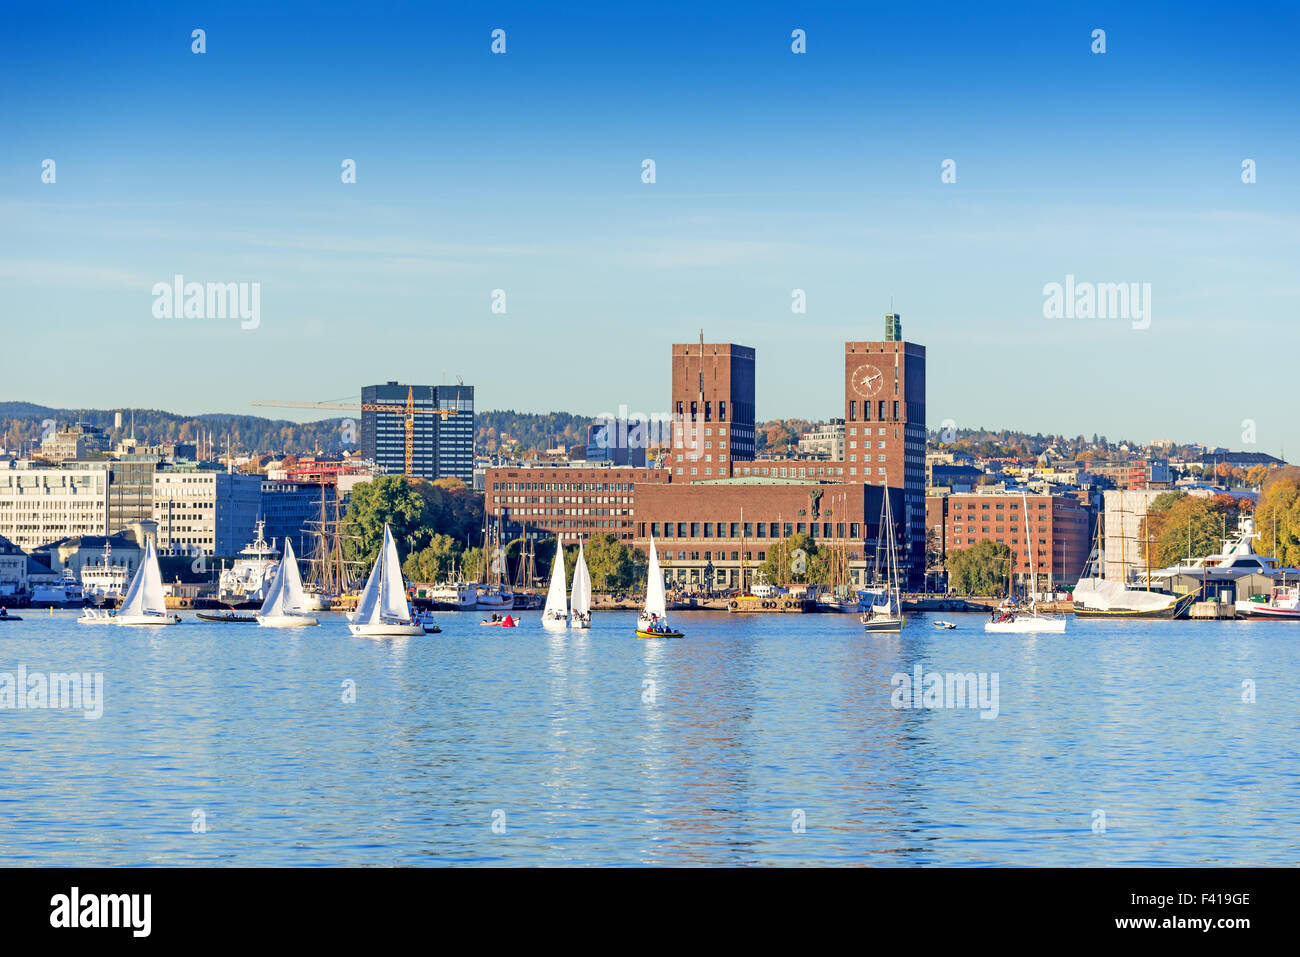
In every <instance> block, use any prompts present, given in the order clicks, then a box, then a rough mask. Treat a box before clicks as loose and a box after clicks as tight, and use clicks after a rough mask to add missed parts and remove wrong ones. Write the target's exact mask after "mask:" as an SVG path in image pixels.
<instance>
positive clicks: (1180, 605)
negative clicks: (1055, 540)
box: [1071, 511, 1201, 619]
mask: <svg viewBox="0 0 1300 957" xmlns="http://www.w3.org/2000/svg"><path fill="white" fill-rule="evenodd" d="M1119 515H1120V527H1119V528H1118V529H1116V530H1115V534H1114V535H1113V536H1110V535H1108V536H1107V540H1108V541H1109V540H1111V539H1112V538H1113V539H1114V540H1115V541H1116V542H1118V543H1120V544H1119V548H1120V556H1121V562H1120V568H1121V576H1122V577H1121V579H1117V580H1110V579H1105V578H1103V577H1102V574H1101V572H1102V564H1103V563H1102V554H1103V553H1102V525H1101V521H1100V520H1098V522H1097V542H1096V545H1095V546H1094V549H1093V552H1092V555H1091V556H1090V561H1089V565H1091V568H1092V573H1091V574H1088V569H1087V568H1085V569H1084V575H1083V577H1080V579H1079V581H1078V583H1077V584H1075V586H1074V591H1073V593H1072V595H1071V598H1072V599H1073V602H1072V611H1073V612H1074V616H1075V617H1076V618H1111V619H1121V618H1166V619H1168V618H1182V617H1183V616H1184V615H1186V614H1187V610H1188V609H1189V608H1190V607H1191V606H1192V603H1193V602H1195V601H1196V599H1197V598H1198V597H1200V594H1201V592H1200V589H1196V590H1195V591H1191V592H1187V593H1183V594H1179V593H1176V592H1174V591H1173V590H1172V589H1171V588H1168V587H1154V588H1153V587H1152V577H1153V576H1152V574H1151V573H1149V572H1148V574H1147V576H1146V579H1147V580H1146V586H1145V587H1143V588H1136V587H1134V586H1133V585H1131V584H1129V582H1128V581H1127V578H1128V569H1127V568H1126V567H1125V565H1124V562H1123V560H1122V558H1123V547H1124V546H1123V542H1124V540H1125V539H1124V513H1123V511H1121V512H1120V513H1119ZM1148 544H1149V543H1148ZM1147 567H1148V569H1149V568H1150V564H1149V559H1148V565H1147ZM1168 583H1169V580H1168V579H1165V580H1164V584H1165V585H1168Z"/></svg>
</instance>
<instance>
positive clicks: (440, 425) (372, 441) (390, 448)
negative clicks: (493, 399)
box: [360, 381, 474, 485]
mask: <svg viewBox="0 0 1300 957" xmlns="http://www.w3.org/2000/svg"><path fill="white" fill-rule="evenodd" d="M408 391H409V393H410V394H411V395H412V396H413V403H414V407H415V408H416V409H426V410H427V409H448V410H451V411H453V412H454V413H455V414H454V415H446V416H442V415H416V416H415V417H414V428H413V437H414V438H413V444H412V453H413V454H412V461H411V471H412V474H413V475H415V476H417V477H419V478H425V479H430V480H432V479H440V478H458V479H460V480H461V481H463V482H464V483H465V484H466V485H469V484H471V483H472V482H473V481H474V387H473V386H472V385H404V384H401V383H398V382H395V381H390V382H387V383H385V384H384V385H368V386H363V387H362V389H361V402H362V403H363V404H371V403H376V402H377V403H382V404H385V405H394V406H405V405H406V398H407V395H408ZM360 446H361V455H362V457H363V458H366V459H369V460H370V461H372V462H374V463H375V464H376V466H377V467H378V468H379V469H380V470H381V471H382V472H385V473H388V474H391V475H401V474H402V473H403V472H405V471H406V423H405V418H404V417H403V416H402V415H401V414H397V413H393V412H375V411H363V412H362V413H361V441H360Z"/></svg>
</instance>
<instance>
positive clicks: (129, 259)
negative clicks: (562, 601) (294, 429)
mask: <svg viewBox="0 0 1300 957" xmlns="http://www.w3.org/2000/svg"><path fill="white" fill-rule="evenodd" d="M610 6H613V5H610ZM981 6H995V7H1003V6H1004V5H981ZM1130 6H1131V5H1130V4H1105V3H1103V4H1096V3H1089V4H1073V5H1070V4H1066V5H1060V4H1051V5H1047V4H1030V3H1026V4H1023V5H1006V9H992V10H989V9H980V10H975V9H972V8H970V7H965V6H959V5H954V4H945V3H932V4H915V5H913V4H891V5H888V6H881V7H878V8H874V9H866V8H860V7H858V6H857V5H850V4H842V5H841V4H836V5H831V4H824V5H809V4H795V3H789V4H769V3H745V4H737V5H735V6H733V7H730V8H727V7H717V8H715V9H714V10H712V11H710V12H702V11H700V10H698V9H697V5H696V4H675V3H662V2H661V3H655V4H649V5H646V4H627V5H619V7H620V9H618V10H610V9H605V8H604V7H605V5H596V4H592V5H590V7H589V8H586V9H583V8H581V7H571V8H569V9H568V11H567V12H566V11H565V10H564V9H563V7H562V6H560V7H557V6H554V5H544V6H538V5H535V4H472V5H471V4H448V5H446V6H445V7H443V8H438V7H436V6H434V5H430V4H416V3H411V4H403V3H371V4H355V5H347V6H331V5H320V4H315V3H311V4H299V5H290V6H287V7H281V9H278V10H275V11H270V10H267V9H265V8H264V5H263V4H244V3H229V4H220V5H218V4H211V5H199V4H177V5H173V4H157V5H152V4H125V5H111V6H110V5H105V4H90V3H55V4H32V5H24V6H21V7H19V6H16V5H11V6H10V7H9V9H8V11H7V12H6V29H5V30H4V32H3V33H2V34H0V130H2V132H0V224H2V225H3V228H0V315H2V316H3V333H4V335H3V338H2V339H0V352H2V353H3V356H4V361H3V388H2V389H0V398H3V399H26V400H31V401H36V402H41V403H44V404H48V405H54V406H95V407H102V408H113V407H115V406H148V407H155V408H167V409H172V410H175V411H180V412H203V411H232V412H248V411H254V410H252V409H251V408H250V407H249V406H248V405H247V402H248V401H249V400H251V399H255V398H295V399H332V398H339V397H344V396H349V395H352V396H356V395H358V394H359V392H360V387H361V385H362V384H364V383H369V382H377V381H384V380H387V379H399V380H403V381H416V382H429V381H432V382H438V381H443V377H444V374H445V376H446V377H447V378H446V381H455V377H456V376H458V375H459V376H461V377H463V378H464V380H465V381H466V382H468V383H471V384H474V385H475V386H477V402H478V406H479V408H481V409H490V408H511V407H513V408H516V409H521V410H530V411H549V410H552V409H566V410H570V411H574V412H582V413H588V414H594V413H597V412H601V411H605V410H613V409H615V408H617V406H618V405H620V404H626V405H628V406H629V407H631V408H632V409H635V410H640V411H646V412H653V411H660V410H663V409H665V408H666V406H667V401H668V396H667V393H668V385H669V348H668V347H669V344H670V343H671V342H673V341H683V340H693V339H694V338H696V336H697V335H698V330H699V329H700V328H701V327H703V329H704V333H705V337H706V339H708V340H710V341H715V340H716V341H731V342H739V343H744V344H746V345H751V346H754V347H755V348H756V349H757V350H758V389H759V394H758V415H759V417H760V418H770V417H778V416H802V417H808V418H818V417H826V416H830V415H836V414H840V413H841V412H842V406H841V403H842V386H841V380H842V354H843V350H842V343H843V341H844V340H845V339H848V338H877V337H879V336H880V334H881V330H882V325H883V322H882V316H883V314H884V313H885V312H887V311H888V310H889V306H890V301H891V297H892V300H893V303H894V306H895V307H896V308H897V310H898V311H899V312H900V313H901V314H902V315H903V318H904V329H905V332H906V335H907V338H909V339H912V340H914V341H918V342H921V343H923V344H925V345H926V346H927V348H928V355H929V372H930V376H929V396H928V399H929V420H930V425H931V426H932V427H935V426H937V425H938V424H939V423H940V422H941V421H942V420H943V419H946V418H951V419H953V420H955V421H956V422H957V423H958V425H963V426H967V425H969V426H979V425H983V426H988V427H1000V426H1006V427H1016V428H1025V429H1029V430H1033V431H1037V430H1042V431H1053V432H1055V431H1060V432H1065V433H1068V434H1076V433H1079V432H1086V433H1089V434H1091V433H1092V432H1094V431H1095V432H1100V433H1103V434H1106V435H1107V436H1109V437H1111V438H1118V437H1120V436H1124V437H1128V438H1133V439H1138V440H1148V439H1153V438H1172V439H1176V440H1180V441H1188V440H1201V441H1206V442H1209V443H1212V444H1223V445H1229V446H1232V447H1238V448H1240V447H1243V446H1242V442H1241V431H1242V426H1241V422H1242V420H1243V419H1253V420H1255V422H1256V423H1257V429H1258V444H1257V445H1256V446H1254V448H1255V449H1258V450H1262V451H1271V452H1274V453H1277V452H1279V451H1281V449H1282V448H1283V446H1285V448H1286V451H1287V452H1288V453H1289V454H1292V455H1294V454H1295V453H1300V418H1298V417H1297V416H1296V414H1295V407H1294V403H1293V402H1292V401H1291V398H1292V396H1293V395H1294V389H1293V387H1292V382H1293V379H1294V377H1295V374H1296V364H1297V355H1298V354H1300V350H1298V349H1297V345H1298V344H1300V331H1298V327H1297V320H1300V316H1298V315H1297V308H1296V304H1297V300H1298V297H1300V218H1298V216H1297V211H1298V210H1297V206H1298V203H1297V200H1298V199H1300V134H1298V133H1297V128H1298V124H1297V122H1296V121H1297V117H1300V81H1298V80H1297V77H1298V76H1300V56H1298V55H1297V53H1296V52H1295V45H1294V37H1295V35H1296V32H1297V28H1298V27H1300V14H1297V12H1296V9H1295V8H1294V7H1291V8H1287V7H1284V6H1283V5H1280V4H1277V5H1262V4H1261V5H1253V4H1245V5H1223V4H1220V5H1216V6H1202V5H1194V4H1185V3H1177V4H1175V3H1170V4H1159V5H1156V4H1151V5H1146V6H1144V7H1143V9H1141V10H1133V9H1130ZM497 27H500V28H503V29H505V30H506V32H507V53H506V55H504V56H495V55H493V54H492V53H491V52H490V43H491V38H490V33H491V31H492V30H493V29H494V28H497ZM194 28H203V29H204V30H206V32H207V52H206V53H205V54H203V55H196V54H193V53H191V52H190V45H191V39H190V32H191V30H193V29H194ZM794 28H802V29H804V30H806V31H807V37H808V40H807V44H808V52H807V53H806V54H804V55H795V54H793V53H791V51H790V32H791V30H793V29H794ZM1095 28H1101V29H1104V30H1105V31H1106V43H1107V51H1106V53H1104V54H1101V55H1098V54H1094V53H1092V52H1091V49H1090V46H1091V43H1092V40H1091V32H1092V31H1093V30H1094V29H1095ZM1247 157H1249V158H1252V159H1254V160H1255V161H1256V162H1257V164H1258V182H1257V183H1255V184H1253V185H1244V184H1243V183H1242V182H1241V162H1242V160H1243V159H1245V158H1247ZM46 158H52V159H54V160H55V161H56V163H57V182H56V183H54V184H52V185H50V184H43V183H42V182H41V181H40V174H41V162H42V160H44V159H46ZM345 158H351V159H354V160H355V161H356V163H357V183H356V184H354V185H344V184H343V183H341V182H340V177H339V173H340V164H341V162H342V161H343V160H344V159H345ZM645 158H652V159H654V160H655V162H656V164H657V180H658V181H657V182H656V183H655V184H654V185H645V184H643V183H642V182H641V161H642V160H643V159H645ZM945 159H953V160H955V161H956V164H957V182H956V183H955V184H943V183H941V182H940V175H939V174H940V164H941V163H942V162H943V160H945ZM176 273H181V274H183V275H184V276H185V277H186V278H187V279H189V280H197V281H220V282H227V281H250V282H252V281H256V282H259V283H260V284H261V326H260V327H259V328H258V329H256V330H241V329H240V328H239V327H238V324H237V323H234V322H231V321H221V320H194V319H191V320H164V319H155V318H154V317H153V314H152V311H151V307H152V303H153V297H152V295H151V292H150V289H151V287H152V285H153V284H154V283H155V282H159V281H170V280H171V277H172V276H173V275H174V274H176ZM1067 274H1073V275H1075V276H1076V277H1077V278H1078V279H1079V280H1080V281H1084V280H1087V281H1094V282H1130V281H1131V282H1149V283H1150V284H1151V287H1152V299H1153V304H1152V324H1151V327H1150V328H1149V329H1146V330H1135V329H1133V328H1132V326H1131V323H1129V322H1126V321H1122V320H1065V319H1045V318H1044V317H1043V307H1042V303H1043V294H1042V289H1043V286H1044V284H1046V283H1049V282H1063V281H1064V279H1065V276H1066V275H1067ZM498 288H499V289H504V290H505V291H506V296H507V300H506V303H507V312H506V314H505V315H494V314H493V313H492V312H491V311H490V302H491V299H490V297H491V293H492V290H493V289H498ZM796 288H800V289H804V290H805V291H806V293H807V300H808V311H807V314H806V315H803V316H795V315H793V314H792V313H791V311H790V301H791V291H792V290H793V289H796ZM265 414H277V413H275V412H274V411H273V410H266V413H265ZM284 414H285V415H286V416H292V415H295V414H294V413H284Z"/></svg>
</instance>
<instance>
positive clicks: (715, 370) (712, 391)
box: [669, 338, 755, 478]
mask: <svg viewBox="0 0 1300 957" xmlns="http://www.w3.org/2000/svg"><path fill="white" fill-rule="evenodd" d="M754 383H755V379H754V350H753V349H752V348H750V347H749V346H740V345H735V344H734V343H717V342H713V343H705V342H704V341H703V339H702V338H701V341H700V342H698V343H674V344H673V347H672V397H671V405H670V406H669V409H670V411H671V414H672V428H673V439H674V445H675V446H676V448H675V449H674V453H673V468H674V474H675V475H678V476H682V477H686V476H687V474H688V469H689V468H690V467H695V468H696V469H698V470H699V472H698V474H700V475H703V476H707V477H710V478H713V477H725V476H727V475H729V474H730V472H729V471H728V469H729V468H730V466H731V463H732V462H733V461H737V462H743V461H747V460H749V459H752V458H753V457H754Z"/></svg>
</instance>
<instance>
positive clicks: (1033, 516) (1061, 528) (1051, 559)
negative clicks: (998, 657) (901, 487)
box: [927, 487, 1092, 591]
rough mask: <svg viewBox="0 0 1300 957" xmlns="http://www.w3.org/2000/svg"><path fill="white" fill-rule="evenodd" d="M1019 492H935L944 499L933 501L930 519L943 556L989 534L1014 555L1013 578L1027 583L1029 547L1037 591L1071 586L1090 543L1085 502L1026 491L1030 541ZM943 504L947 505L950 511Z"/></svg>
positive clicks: (1014, 490) (1010, 489)
mask: <svg viewBox="0 0 1300 957" xmlns="http://www.w3.org/2000/svg"><path fill="white" fill-rule="evenodd" d="M1021 495H1022V492H1021V490H1020V489H1016V488H1004V489H999V488H992V487H990V488H988V489H981V490H979V491H975V492H953V493H951V494H948V495H943V496H934V498H937V499H939V500H940V501H938V502H936V503H932V504H931V505H930V508H929V516H928V518H927V524H928V525H929V526H930V527H931V528H935V529H936V530H940V531H941V532H942V533H943V535H944V537H943V550H944V554H945V557H951V555H952V553H953V552H954V551H960V550H961V549H964V548H970V547H971V546H972V545H974V544H976V543H977V542H980V541H983V540H985V539H988V540H990V541H994V542H1001V543H1003V544H1005V545H1006V546H1007V547H1008V548H1010V549H1011V552H1012V554H1013V556H1014V559H1013V563H1012V564H1013V566H1014V570H1013V574H1014V576H1015V581H1016V582H1017V583H1028V582H1029V577H1030V561H1029V558H1030V556H1029V551H1028V548H1033V549H1034V561H1033V565H1034V568H1035V570H1036V571H1037V573H1038V582H1037V583H1036V585H1035V590H1036V591H1044V590H1052V589H1058V588H1064V587H1066V586H1069V585H1073V584H1074V583H1075V582H1077V581H1078V580H1079V576H1080V574H1082V572H1083V569H1084V565H1085V564H1086V563H1087V561H1088V554H1089V552H1090V551H1091V547H1092V537H1091V528H1092V526H1091V521H1090V515H1089V511H1088V508H1087V506H1085V505H1083V504H1082V503H1081V502H1080V501H1079V500H1078V499H1077V498H1075V497H1073V496H1069V495H1058V494H1052V493H1050V492H1040V491H1033V492H1028V493H1025V499H1024V504H1027V505H1028V507H1029V513H1028V525H1029V537H1030V542H1028V543H1026V542H1025V524H1026V519H1025V512H1024V510H1023V508H1022V507H1021V506H1022V498H1021ZM940 509H946V513H941V512H940V511H939V510H940ZM1027 545H1028V548H1027V547H1026V546H1027Z"/></svg>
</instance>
